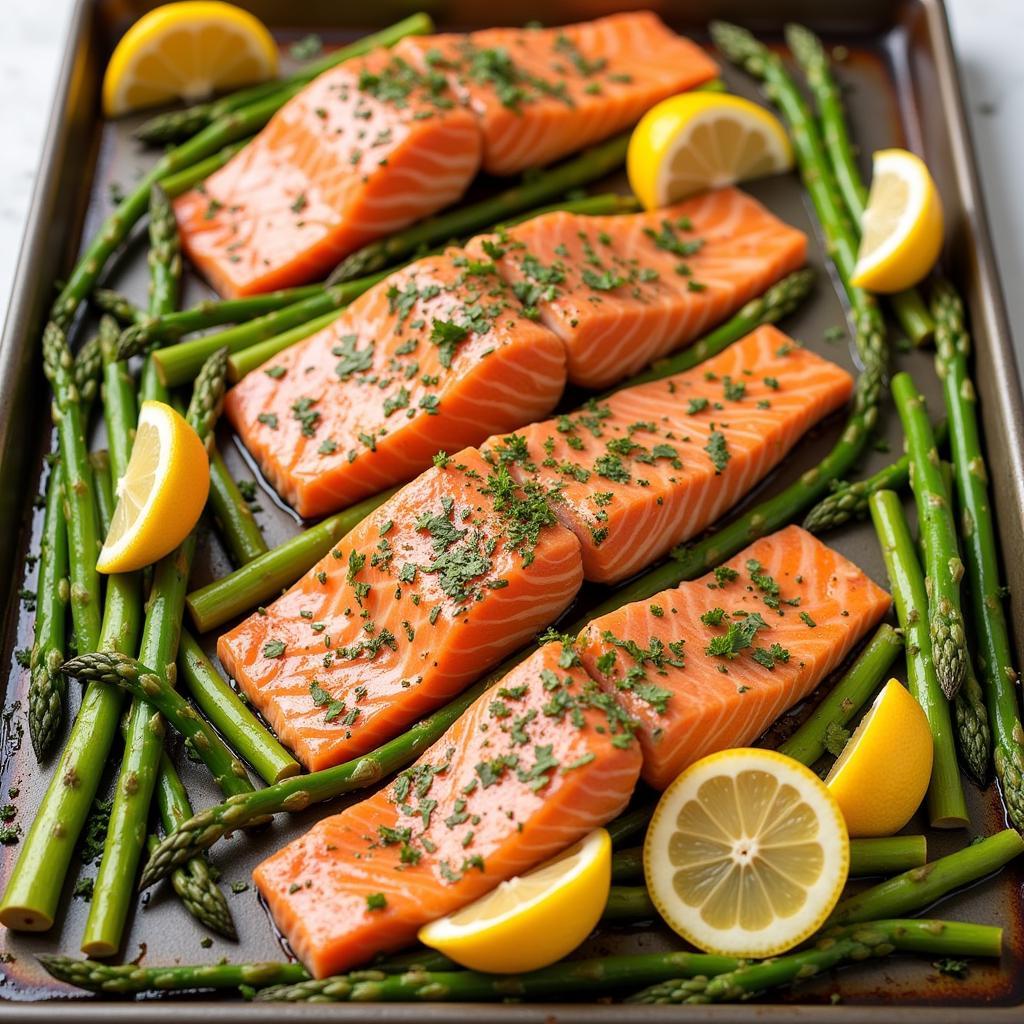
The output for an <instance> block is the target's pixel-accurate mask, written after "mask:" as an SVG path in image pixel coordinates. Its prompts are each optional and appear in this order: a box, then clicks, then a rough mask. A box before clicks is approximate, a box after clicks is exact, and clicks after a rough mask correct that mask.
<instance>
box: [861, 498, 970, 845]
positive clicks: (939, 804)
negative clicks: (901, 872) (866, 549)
mask: <svg viewBox="0 0 1024 1024" xmlns="http://www.w3.org/2000/svg"><path fill="white" fill-rule="evenodd" d="M870 507H871V518H872V521H873V522H874V524H875V531H876V532H877V533H878V540H879V543H880V544H881V547H882V556H883V558H884V559H885V568H886V572H887V573H888V574H889V584H890V589H891V590H892V596H893V602H894V603H895V605H896V615H897V618H898V619H899V623H900V626H901V628H902V629H903V638H904V643H905V644H906V648H907V685H908V687H909V689H910V692H911V693H912V694H913V695H914V696H915V697H916V698H917V701H918V703H919V704H920V705H921V707H922V708H924V713H925V714H926V715H927V716H928V725H929V726H930V728H931V733H932V740H933V742H934V760H933V762H932V780H931V785H930V786H929V788H928V813H929V817H930V819H931V824H932V827H933V828H962V827H965V826H966V825H967V824H968V823H969V818H968V815H967V804H966V803H965V801H964V793H963V787H962V786H961V784H960V770H959V768H958V767H957V762H956V750H955V748H954V745H953V729H952V725H951V723H950V718H949V702H948V701H947V700H946V698H945V696H944V695H943V693H942V689H941V687H940V686H939V680H938V677H937V676H936V674H935V666H934V663H933V661H932V648H931V638H930V637H929V635H928V628H927V624H926V622H925V617H924V615H923V611H924V609H925V608H927V606H928V595H927V592H926V589H925V583H924V577H923V576H922V574H921V567H920V564H919V563H918V561H917V554H916V553H915V551H914V542H913V540H912V539H911V536H910V529H909V527H908V526H907V520H906V517H905V516H904V515H903V507H902V506H901V505H900V499H899V498H898V497H897V496H896V494H895V492H893V491H878V492H876V493H875V494H873V495H871V499H870Z"/></svg>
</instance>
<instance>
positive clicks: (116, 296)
mask: <svg viewBox="0 0 1024 1024" xmlns="http://www.w3.org/2000/svg"><path fill="white" fill-rule="evenodd" d="M90 298H91V301H92V304H93V305H94V306H95V307H96V308H97V309H98V310H99V311H100V312H101V313H107V314H109V315H110V316H112V317H113V318H114V319H115V320H117V321H118V323H122V324H133V323H135V322H136V321H138V320H141V319H142V318H143V317H145V316H146V315H147V314H146V313H145V311H144V310H141V309H139V307H138V306H136V305H135V303H134V302H132V300H131V299H129V298H128V297H127V296H125V295H122V294H121V293H120V292H117V291H114V289H113V288H96V289H94V290H93V293H92V295H91V297H90Z"/></svg>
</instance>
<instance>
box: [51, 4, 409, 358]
mask: <svg viewBox="0 0 1024 1024" xmlns="http://www.w3.org/2000/svg"><path fill="white" fill-rule="evenodd" d="M424 24H425V21H424V19H423V18H421V17H419V16H416V17H415V20H414V19H413V18H408V19H406V20H405V21H403V22H399V23H398V24H397V25H393V26H391V28H390V29H385V30H383V31H382V32H380V33H377V34H376V36H367V37H365V38H364V39H362V40H359V42H357V43H355V44H353V45H355V46H364V45H367V42H368V40H372V39H374V38H376V39H381V38H384V39H386V40H387V43H386V45H392V44H394V43H396V42H398V40H399V39H401V38H402V37H403V36H405V35H408V34H410V27H411V28H412V30H413V31H416V30H417V28H416V26H420V27H422V26H423V25H424ZM374 45H381V44H377V43H375V44H374ZM360 52H362V51H360ZM305 84H306V83H305V82H302V81H294V82H292V81H288V82H285V83H283V84H282V86H281V89H280V90H278V91H275V92H273V93H272V94H271V95H270V96H267V97H265V98H263V99H258V100H255V101H254V102H250V103H246V105H245V106H242V107H239V108H237V109H236V110H232V111H231V112H230V113H227V114H224V115H223V116H222V117H218V118H217V120H215V121H211V122H210V123H209V124H208V125H207V126H206V127H205V128H203V129H202V130H201V131H200V132H198V133H197V134H196V135H194V136H193V137H192V138H191V139H189V140H188V142H185V143H183V144H182V145H180V146H176V147H175V148H173V149H170V150H168V151H167V152H165V153H164V154H163V156H162V157H161V158H160V159H159V160H158V161H157V162H156V163H155V164H154V165H153V166H152V167H151V168H150V169H149V171H147V173H146V174H144V175H143V176H142V178H141V180H140V181H139V183H138V185H137V186H136V187H135V189H134V190H133V191H132V192H131V193H130V194H129V195H127V196H126V197H125V198H124V199H123V200H122V201H121V202H120V203H119V204H118V205H117V207H116V209H115V210H114V211H113V213H111V214H110V216H109V217H108V218H107V219H106V220H105V221H104V223H103V224H102V225H101V226H100V229H99V231H98V232H97V233H96V235H95V236H94V237H93V239H92V240H91V241H90V242H89V244H88V245H87V246H86V248H85V252H84V254H83V255H82V257H81V259H79V261H78V263H77V264H76V265H75V268H74V269H73V270H72V272H71V275H70V277H69V278H68V281H67V283H66V284H65V285H64V287H63V288H62V289H61V292H60V295H58V297H57V299H56V301H55V302H54V305H53V310H52V312H51V318H52V319H53V321H54V322H55V323H56V324H57V325H58V326H61V327H63V326H66V325H67V324H68V323H69V322H70V321H71V318H72V317H73V316H74V313H75V310H76V309H77V308H78V306H79V304H80V303H81V302H82V301H83V300H84V299H85V298H86V297H87V296H88V295H89V293H90V292H91V291H92V289H93V287H94V285H95V284H96V281H97V279H98V278H99V275H100V274H101V273H102V271H103V268H104V267H105V266H106V264H107V261H108V260H109V259H110V257H111V255H112V254H113V253H114V251H115V249H117V247H118V246H119V245H120V244H121V243H122V242H123V241H124V240H125V238H127V236H128V233H129V231H131V229H132V227H133V226H134V225H135V224H136V223H137V222H138V220H139V218H140V217H142V215H143V214H144V213H145V212H146V208H147V206H148V205H149V189H150V186H151V185H152V184H153V183H154V182H160V181H163V180H164V179H166V178H167V177H169V176H170V175H172V174H177V173H179V172H181V171H184V170H185V169H186V168H189V167H192V166H194V165H195V164H197V163H199V161H201V160H205V159H206V158H207V157H209V156H212V155H213V154H215V153H217V152H218V151H219V150H222V149H223V148H224V147H225V146H227V145H229V144H230V143H232V142H235V141H237V140H238V139H243V138H245V137H247V136H249V135H252V134H253V133H254V132H256V131H259V129H260V128H262V127H263V126H264V125H265V124H266V123H267V122H268V121H269V120H270V118H271V117H273V116H274V114H275V113H277V111H278V110H279V109H280V108H281V107H282V106H283V105H284V104H285V103H286V102H287V101H288V100H289V99H291V97H292V96H294V95H295V94H296V93H297V92H299V91H300V90H301V89H302V88H303V86H304V85H305ZM196 370H198V366H197V367H196Z"/></svg>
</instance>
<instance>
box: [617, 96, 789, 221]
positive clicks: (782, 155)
mask: <svg viewBox="0 0 1024 1024" xmlns="http://www.w3.org/2000/svg"><path fill="white" fill-rule="evenodd" d="M792 166H793V149H792V147H791V146H790V144H789V138H788V137H787V135H786V129H785V128H783V127H782V125H781V123H780V122H779V120H778V118H777V117H775V116H774V115H773V114H771V113H770V112H769V111H767V110H765V109H764V107H760V106H758V105H757V104H756V103H751V102H750V100H745V99H743V98H742V97H740V96H730V95H729V94H727V93H710V92H684V93H681V94H680V95H678V96H672V97H670V98H669V99H667V100H662V102H661V103H659V104H658V105H657V106H656V107H652V108H651V109H650V110H649V111H648V112H647V113H646V114H644V116H643V117H642V118H641V120H640V123H639V124H638V125H637V126H636V128H634V129H633V134H632V136H631V137H630V140H629V149H628V151H627V154H626V173H627V174H628V175H629V184H630V187H631V188H632V189H633V192H634V193H635V194H636V197H637V198H638V199H639V200H640V202H641V203H643V205H644V207H645V208H646V209H648V210H654V209H657V208H659V207H661V206H668V205H669V204H670V203H676V202H678V201H679V200H680V199H685V198H686V197H687V196H689V195H693V194H694V193H695V192H703V191H704V190H705V189H709V188H720V187H721V186H723V185H733V184H735V183H736V182H738V181H749V180H750V179H751V178H760V177H763V176H764V175H767V174H777V173H779V172H781V171H788V170H789V169H790V168H791V167H792Z"/></svg>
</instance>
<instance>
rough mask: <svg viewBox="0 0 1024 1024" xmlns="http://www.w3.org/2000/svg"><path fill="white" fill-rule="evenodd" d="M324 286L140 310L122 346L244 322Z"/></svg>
mask: <svg viewBox="0 0 1024 1024" xmlns="http://www.w3.org/2000/svg"><path fill="white" fill-rule="evenodd" d="M323 289H324V286H323V285H322V284H309V285H302V286H301V287H298V288H283V289H281V290H279V291H276V292H267V293H266V294H264V295H248V296H246V297H245V298H242V299H223V300H211V299H208V300H206V301H205V302H200V303H199V304H198V305H195V306H193V307H192V308H191V309H182V310H175V311H173V312H170V313H165V314H164V315H163V316H149V315H148V314H145V313H139V314H138V315H137V316H133V317H132V318H129V319H126V320H125V321H124V322H125V323H128V324H131V325H132V330H131V333H130V334H129V336H128V337H126V338H125V339H124V340H123V341H122V342H121V343H120V346H119V347H120V349H121V350H122V351H123V352H124V353H126V354H131V355H134V354H136V353H138V352H142V351H145V350H147V349H148V348H149V347H150V346H151V345H153V344H154V343H156V342H169V341H177V340H178V339H179V338H182V337H184V336H185V335H186V334H191V333H192V332H193V331H204V330H206V329H207V328H210V327H221V326H223V325H224V324H234V323H241V322H242V321H244V320H250V319H252V318H253V317H255V316H262V315H263V314H264V313H273V312H274V311H275V310H278V309H283V308H284V307H285V306H291V305H293V304H294V303H296V302H301V301H302V300H303V299H309V298H312V297H313V296H315V295H319V294H320V293H321V292H322V291H323ZM101 290H102V289H97V291H96V293H94V297H96V296H98V295H99V293H100V291H101ZM112 312H113V311H112Z"/></svg>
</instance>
